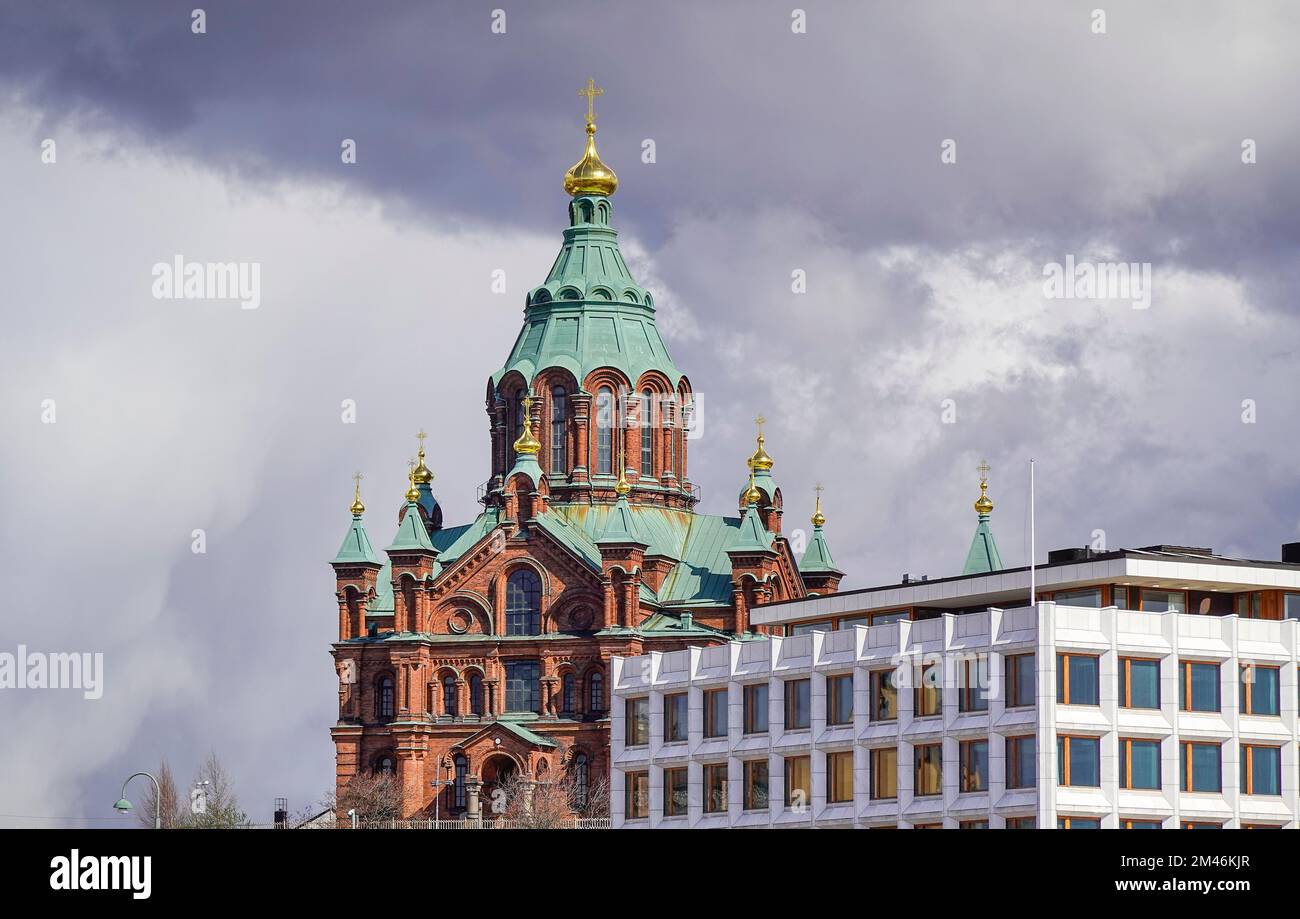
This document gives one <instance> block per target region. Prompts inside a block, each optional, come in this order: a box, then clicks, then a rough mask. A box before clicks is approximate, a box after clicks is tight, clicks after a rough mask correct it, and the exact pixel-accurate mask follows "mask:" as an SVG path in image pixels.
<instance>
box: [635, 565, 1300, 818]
mask: <svg viewBox="0 0 1300 919" xmlns="http://www.w3.org/2000/svg"><path fill="white" fill-rule="evenodd" d="M1290 551H1294V550H1290ZM1054 555H1055V561H1053V562H1050V563H1049V564H1048V565H1047V566H1044V567H1043V568H1040V569H1038V570H1037V571H1036V572H1035V574H1036V577H1037V580H1038V584H1039V586H1040V587H1041V588H1042V589H1043V591H1044V592H1043V593H1040V594H1038V596H1040V597H1042V596H1047V597H1051V598H1053V599H1047V600H1042V601H1040V602H1037V603H1036V604H1035V605H1034V606H1029V605H1028V604H1027V603H1025V602H1024V601H1023V600H1022V601H1021V602H1020V603H1018V604H1014V603H1012V604H1007V606H1008V607H1010V608H1001V607H999V606H998V605H997V602H998V601H999V600H1006V599H1013V600H1014V599H1015V598H1017V597H1022V598H1027V596H1028V592H1029V582H1028V579H1029V573H1028V571H1027V570H1025V569H1019V570H1013V571H994V572H985V573H979V574H975V575H971V576H963V577H959V578H949V579H945V580H942V581H911V582H907V583H904V584H900V585H891V586H889V587H884V588H876V589H872V590H864V591H853V592H844V593H840V594H834V595H830V596H825V597H816V598H811V599H808V600H801V601H796V602H790V603H784V604H773V605H770V606H765V607H758V608H756V609H755V610H754V611H753V621H754V622H756V623H759V624H760V625H761V626H762V627H764V628H765V629H766V630H767V631H768V633H769V634H768V635H767V636H766V637H761V638H760V637H756V638H751V639H749V640H744V641H733V642H731V643H730V644H728V645H724V646H719V647H712V648H690V649H687V650H684V651H678V652H671V653H663V654H650V655H646V656H643V657H630V658H615V659H614V662H613V668H612V681H613V687H612V693H613V703H614V704H613V705H612V713H611V714H612V720H613V724H612V731H611V747H612V750H611V754H612V760H611V761H612V769H611V785H612V791H613V794H612V796H611V797H612V802H611V803H612V811H613V822H614V826H616V827H625V828H633V827H646V828H654V827H661V828H666V827H693V828H705V827H749V826H755V827H758V826H763V827H767V826H773V827H797V826H842V827H878V828H915V829H922V828H958V827H967V828H986V827H987V828H1000V827H1010V828H1030V827H1044V828H1048V827H1060V828H1067V829H1081V828H1112V827H1125V828H1178V827H1188V828H1202V827H1204V828H1212V827H1223V828H1238V827H1292V828H1294V827H1297V826H1298V825H1300V800H1298V798H1297V794H1298V785H1300V752H1298V749H1297V738H1298V737H1300V734H1298V731H1300V725H1298V724H1297V709H1298V708H1300V680H1298V674H1297V670H1298V665H1300V657H1298V656H1297V655H1298V651H1300V648H1298V641H1300V637H1298V634H1297V632H1298V630H1300V622H1298V621H1297V617H1300V564H1295V563H1294V561H1293V559H1294V556H1291V557H1289V558H1288V561H1287V562H1283V563H1276V562H1249V561H1241V560H1234V559H1225V558H1222V557H1219V556H1214V555H1213V554H1212V553H1210V552H1209V551H1208V550H1191V549H1178V548H1175V547H1151V548H1148V549H1145V550H1120V551H1116V552H1110V553H1104V554H1096V553H1089V552H1086V551H1075V552H1072V553H1070V554H1068V555H1064V556H1063V555H1060V554H1054ZM1284 557H1285V556H1284ZM1103 604H1105V605H1103ZM981 607H982V608H981ZM1187 610H1193V611H1194V612H1190V613H1189V612H1186V611H1187ZM872 623H874V624H872Z"/></svg>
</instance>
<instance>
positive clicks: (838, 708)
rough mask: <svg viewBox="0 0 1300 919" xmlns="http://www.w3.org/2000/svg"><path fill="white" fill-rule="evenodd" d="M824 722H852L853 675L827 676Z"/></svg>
mask: <svg viewBox="0 0 1300 919" xmlns="http://www.w3.org/2000/svg"><path fill="white" fill-rule="evenodd" d="M826 723H827V724H852V723H853V675H852V674H850V673H846V674H843V675H842V676H833V677H827V679H826Z"/></svg>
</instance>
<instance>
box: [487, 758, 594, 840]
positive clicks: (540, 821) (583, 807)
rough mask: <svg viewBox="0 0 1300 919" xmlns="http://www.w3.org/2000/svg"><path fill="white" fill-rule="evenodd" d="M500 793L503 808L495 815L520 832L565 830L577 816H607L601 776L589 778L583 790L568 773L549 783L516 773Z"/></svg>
mask: <svg viewBox="0 0 1300 919" xmlns="http://www.w3.org/2000/svg"><path fill="white" fill-rule="evenodd" d="M501 790H502V792H503V793H504V794H503V796H502V797H503V800H504V805H505V807H504V810H503V811H502V812H501V813H500V814H499V816H501V817H502V818H504V819H506V820H509V821H511V825H512V826H517V827H519V828H521V829H529V830H533V829H536V830H546V829H557V828H566V827H571V826H573V821H574V819H575V818H577V817H608V816H609V782H608V781H607V780H606V779H605V777H604V776H591V777H589V778H588V781H587V783H586V787H585V788H583V787H580V786H579V784H578V781H577V778H576V777H575V776H574V775H573V774H572V773H571V772H565V773H563V774H562V775H560V776H557V777H556V778H554V779H551V780H549V781H548V780H546V779H541V780H537V781H534V780H533V779H531V778H530V777H529V776H526V775H522V774H519V773H516V774H514V775H512V776H511V777H510V778H509V779H507V780H506V781H505V783H504V784H503V785H502V786H501Z"/></svg>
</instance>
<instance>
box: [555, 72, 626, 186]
mask: <svg viewBox="0 0 1300 919" xmlns="http://www.w3.org/2000/svg"><path fill="white" fill-rule="evenodd" d="M604 93H605V91H604V90H603V89H599V88H597V86H596V81H595V80H593V79H588V80H587V86H586V88H585V89H580V90H578V95H579V96H586V97H587V148H586V149H585V150H583V151H582V159H580V160H578V161H577V162H576V163H574V164H573V165H572V166H570V167H569V171H568V172H566V173H565V174H564V190H565V191H566V192H568V193H569V194H570V195H572V196H573V197H575V198H576V197H578V196H579V195H604V196H605V197H609V196H610V195H612V194H614V192H615V191H616V190H617V189H618V176H616V175H614V170H612V169H610V168H609V167H608V166H606V165H605V164H604V163H603V162H601V159H600V154H599V153H597V152H596V97H597V96H601V95H604Z"/></svg>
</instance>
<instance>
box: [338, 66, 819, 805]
mask: <svg viewBox="0 0 1300 919" xmlns="http://www.w3.org/2000/svg"><path fill="white" fill-rule="evenodd" d="M597 92H598V91H597V90H595V88H594V86H593V85H592V84H590V83H589V84H588V87H587V90H586V91H585V92H584V94H585V95H587V96H588V103H589V107H588V118H587V142H586V149H585V151H584V153H583V155H582V158H581V159H580V160H579V161H578V162H577V163H576V164H575V165H574V166H573V167H572V168H570V169H569V171H568V172H567V173H566V175H565V181H564V187H565V190H566V192H568V194H569V196H570V200H569V202H568V211H567V214H568V224H569V225H568V227H567V228H566V229H565V230H564V241H563V244H562V246H561V249H560V252H559V255H558V257H557V258H556V260H555V263H554V265H553V266H552V268H551V270H550V273H549V274H548V275H547V277H546V279H545V280H544V281H543V282H542V283H541V284H540V285H538V286H537V287H535V288H533V289H532V290H530V291H529V292H528V294H527V297H526V302H525V305H524V317H523V318H524V321H523V327H522V329H521V330H520V333H519V336H518V338H517V340H516V342H515V345H514V347H513V349H512V350H511V352H510V354H509V356H508V357H507V359H506V361H505V363H504V364H503V365H502V366H501V367H500V368H499V369H498V370H497V371H496V372H495V373H493V374H492V375H491V376H490V377H489V378H488V380H487V386H486V405H485V408H486V411H487V419H488V434H489V436H488V438H487V441H486V443H485V447H486V448H487V462H486V463H485V469H484V473H485V476H486V481H485V482H484V484H483V485H481V486H479V500H480V503H481V504H482V506H483V509H482V512H481V513H479V514H478V516H477V517H476V518H475V519H474V520H473V521H471V522H469V523H467V524H460V525H455V526H449V525H446V524H445V523H444V521H443V512H442V507H441V505H440V504H439V502H438V499H437V498H436V497H435V495H434V493H433V489H432V481H433V473H432V472H431V470H430V469H429V467H428V465H426V452H425V446H424V441H423V437H424V435H423V434H422V435H421V442H420V449H419V456H418V461H414V462H413V464H412V469H411V470H410V472H409V475H408V484H409V488H408V490H407V492H406V496H405V501H403V502H402V503H401V504H400V506H399V509H398V514H397V528H396V533H395V535H393V536H392V539H391V541H390V542H389V544H388V545H387V547H386V549H385V550H384V553H383V555H382V556H381V554H380V553H379V552H377V551H376V550H375V548H374V544H373V543H372V542H371V539H370V536H369V532H368V530H367V525H366V523H365V520H364V514H365V507H364V505H363V504H362V502H361V496H360V490H359V483H358V490H357V493H356V496H355V500H354V503H353V506H352V509H351V510H352V522H351V524H350V526H349V527H348V530H347V533H346V535H345V538H344V541H343V545H342V547H341V548H340V550H339V552H338V554H337V555H336V556H335V558H334V560H333V562H332V565H333V567H334V571H335V577H336V598H337V602H338V623H339V640H338V642H337V643H335V644H334V646H333V655H334V658H335V663H336V667H337V670H338V673H339V677H340V683H339V718H338V722H337V723H336V724H335V726H334V727H333V728H332V730H331V734H332V736H333V740H334V743H335V746H336V754H337V755H336V763H337V784H338V789H339V792H340V794H342V793H343V792H344V791H345V789H346V788H347V785H348V783H349V782H350V781H351V780H352V779H353V777H354V776H356V775H359V774H362V773H365V772H390V773H392V774H394V775H395V776H396V777H397V778H398V779H399V781H400V784H401V788H402V801H403V803H402V812H403V815H404V816H406V817H422V816H428V815H432V814H434V813H438V814H440V815H443V816H448V815H455V814H468V815H470V816H475V815H478V814H482V815H484V816H491V813H490V812H488V811H487V809H486V808H482V809H480V800H481V799H482V798H483V797H484V796H486V795H489V794H490V793H491V792H492V790H493V789H494V788H495V787H500V786H502V785H503V784H505V783H506V782H507V781H509V780H510V779H511V777H514V776H525V777H527V778H528V779H529V780H530V781H533V782H550V781H556V780H557V779H558V778H559V777H565V778H566V779H568V780H570V782H571V783H572V785H573V787H574V788H575V795H576V799H577V800H578V801H579V803H582V802H585V800H586V792H585V790H584V789H586V788H587V787H588V784H589V782H590V780H591V779H592V778H593V777H596V776H604V775H607V774H608V765H609V763H608V738H609V714H608V709H609V701H608V696H609V690H608V679H609V662H610V660H611V658H612V657H613V656H614V655H616V654H617V655H636V654H640V653H643V652H646V651H650V650H670V649H674V648H681V647H685V646H687V645H688V644H690V645H710V644H718V643H723V642H727V641H732V640H737V639H741V640H743V639H746V638H749V637H751V636H752V634H753V628H752V627H751V624H750V619H751V616H752V614H753V611H754V610H755V609H757V608H759V607H761V606H762V605H763V604H765V603H769V602H774V601H779V600H789V599H799V598H803V597H806V596H808V595H809V594H810V593H812V592H817V593H821V594H825V593H829V592H833V591H834V590H835V589H836V587H837V586H838V584H839V581H840V578H841V577H842V574H841V572H839V571H838V569H836V568H835V566H834V562H833V561H832V559H831V556H830V551H829V549H828V548H827V546H826V542H825V536H824V534H823V533H822V529H821V525H820V524H819V525H818V526H817V527H816V533H815V535H814V539H813V544H814V546H815V548H816V551H815V552H812V551H810V552H808V553H805V555H804V557H803V561H802V566H801V564H800V562H799V561H797V560H796V558H795V556H794V555H793V553H792V552H791V549H790V544H789V542H788V540H787V539H786V538H785V537H784V536H783V535H782V532H781V518H782V514H783V496H782V494H781V490H780V488H778V487H777V485H776V483H775V480H774V479H773V475H772V468H773V465H774V464H773V460H772V458H771V456H770V455H768V453H767V451H766V449H765V446H764V444H765V438H764V435H763V433H762V428H761V425H760V428H759V434H758V443H757V449H755V450H753V452H752V454H751V455H750V456H749V460H748V463H747V469H746V472H745V476H744V477H741V476H740V475H738V476H737V478H738V486H740V487H739V488H738V495H739V498H738V503H737V514H736V516H734V517H732V516H715V515H707V514H701V513H697V512H696V509H695V508H696V505H697V503H698V501H699V490H698V488H697V487H696V486H695V485H694V484H693V483H692V482H691V479H690V470H689V464H688V453H689V450H690V447H691V442H692V437H691V418H692V413H693V410H694V408H695V396H694V393H693V389H692V385H691V382H690V380H689V379H688V378H687V376H686V375H685V374H684V373H683V372H682V371H681V370H680V369H678V368H677V366H676V365H675V364H674V363H673V361H672V359H671V358H670V357H669V355H668V352H667V349H666V348H665V346H664V342H663V339H662V338H661V336H660V334H659V330H658V328H657V326H656V322H655V304H654V297H653V295H652V294H651V292H650V291H648V290H646V289H644V288H643V287H641V286H639V285H638V284H637V283H636V281H635V280H634V279H633V277H632V275H631V273H630V272H629V271H628V268H627V265H626V263H625V262H624V260H623V256H622V254H621V253H620V251H619V246H618V236H617V233H616V231H615V230H614V228H613V225H612V222H611V215H612V205H611V201H610V196H611V195H612V194H613V193H614V190H615V188H616V187H617V179H616V177H615V176H614V173H613V171H612V170H610V169H609V168H608V167H607V166H606V165H605V164H604V163H603V162H601V160H600V157H599V155H598V154H597V152H596V145H595V133H596V125H595V114H594V111H593V109H592V108H591V106H590V102H591V99H592V98H594V94H596V93H597ZM749 452H750V451H749V449H743V453H749ZM743 453H742V454H741V455H743ZM738 465H739V464H738ZM818 515H819V516H820V508H819V509H818Z"/></svg>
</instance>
